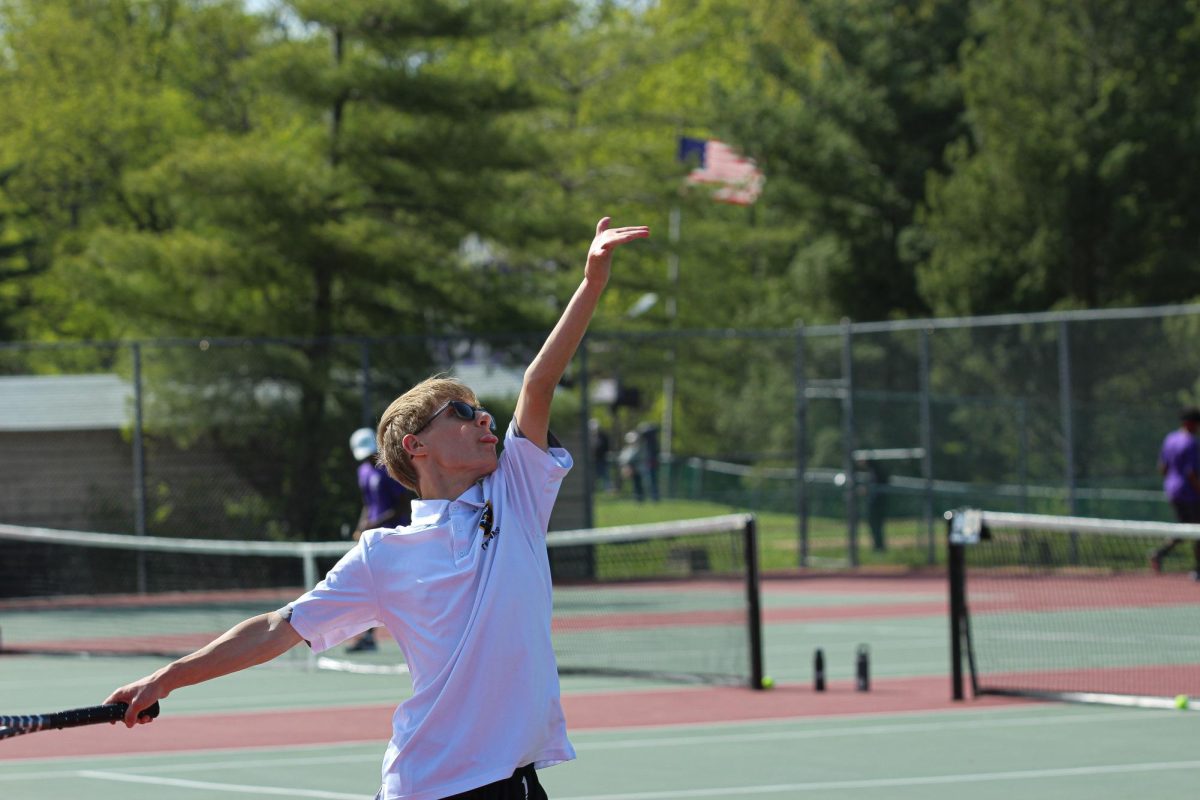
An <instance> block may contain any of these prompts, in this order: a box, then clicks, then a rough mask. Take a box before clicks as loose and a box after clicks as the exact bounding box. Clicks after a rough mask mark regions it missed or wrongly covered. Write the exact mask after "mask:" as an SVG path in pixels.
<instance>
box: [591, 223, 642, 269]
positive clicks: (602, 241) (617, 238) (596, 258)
mask: <svg viewBox="0 0 1200 800" xmlns="http://www.w3.org/2000/svg"><path fill="white" fill-rule="evenodd" d="M611 223H612V219H611V218H610V217H604V218H603V219H601V220H600V221H599V222H597V223H596V238H594V239H592V246H591V247H590V248H588V256H587V268H586V270H585V271H584V274H585V275H586V276H587V277H588V278H589V279H590V280H599V281H605V282H607V281H608V275H609V269H610V267H611V266H612V254H613V250H615V249H617V248H618V247H620V246H621V245H623V244H625V243H627V242H632V241H634V240H635V239H646V238H648V237H649V236H650V228H648V227H646V226H645V225H631V226H627V227H624V228H610V227H608V226H609V225H610V224H611Z"/></svg>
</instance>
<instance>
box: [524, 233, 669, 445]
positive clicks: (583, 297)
mask: <svg viewBox="0 0 1200 800" xmlns="http://www.w3.org/2000/svg"><path fill="white" fill-rule="evenodd" d="M610 222H611V220H610V219H609V218H608V217H604V218H603V219H602V220H600V221H599V222H598V223H596V237H595V238H594V239H592V245H591V247H590V248H588V255H587V265H586V266H585V267H584V270H583V282H582V283H580V284H579V288H578V289H576V290H575V294H574V295H572V296H571V300H570V302H568V303H567V307H566V309H564V310H563V313H562V316H561V317H559V319H558V323H557V324H556V325H555V326H554V330H552V331H550V335H549V336H548V337H546V341H545V343H544V344H543V345H542V349H541V350H539V351H538V354H537V355H536V356H535V357H534V359H533V362H532V363H530V365H529V367H528V368H527V369H526V370H525V379H524V381H522V383H521V393H520V395H519V396H518V398H517V409H516V413H515V414H514V415H513V418H514V419H515V420H516V423H517V428H518V429H519V430H520V431H521V434H522V435H523V436H524V437H525V438H526V439H528V440H529V441H531V442H533V443H534V444H536V445H537V446H538V447H540V448H542V449H543V450H545V449H546V448H547V446H548V444H549V442H548V435H549V430H550V405H551V403H552V402H553V400H554V389H555V387H557V386H558V382H559V380H560V379H561V378H562V376H563V373H564V372H566V370H567V364H569V363H570V361H571V357H572V356H573V355H575V350H576V349H577V348H578V347H579V343H580V342H581V341H583V335H584V333H586V332H587V327H588V324H589V323H590V322H591V321H592V314H594V313H595V311H596V306H597V304H599V302H600V295H601V294H602V293H603V292H604V287H605V286H607V285H608V278H609V274H610V272H611V269H612V255H613V251H614V250H615V249H616V248H617V247H619V246H621V245H623V244H626V243H627V242H632V241H634V240H635V239H645V238H646V237H648V236H649V235H650V229H649V228H648V227H646V226H644V225H634V226H630V227H624V228H610V227H609V224H610Z"/></svg>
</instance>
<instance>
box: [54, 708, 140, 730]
mask: <svg viewBox="0 0 1200 800" xmlns="http://www.w3.org/2000/svg"><path fill="white" fill-rule="evenodd" d="M128 710H129V704H128V703H108V704H107V705H103V706H88V707H87V708H73V709H71V710H70V711H60V712H58V713H57V714H54V715H53V717H52V722H51V724H49V725H47V726H46V727H47V728H76V727H79V726H80V725H95V724H97V723H100V722H120V721H121V720H123V719H124V718H125V712H126V711H128ZM160 710H161V709H160V708H159V707H158V703H154V704H153V705H151V706H149V707H148V708H144V709H142V713H140V714H138V718H139V719H141V718H142V717H149V718H150V719H154V718H155V717H157V716H158V713H159V711H160Z"/></svg>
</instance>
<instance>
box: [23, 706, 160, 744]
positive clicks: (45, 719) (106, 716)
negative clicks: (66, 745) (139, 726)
mask: <svg viewBox="0 0 1200 800" xmlns="http://www.w3.org/2000/svg"><path fill="white" fill-rule="evenodd" d="M127 710H129V705H128V704H126V703H109V704H107V705H103V706H87V707H86V708H72V709H70V710H68V711H59V712H57V713H54V714H17V715H13V716H7V715H4V714H0V739H9V738H12V737H13V736H21V735H22V734H26V733H37V732H38V731H51V730H58V729H60V728H77V727H79V726H80V725H98V724H99V723H101V722H119V721H121V720H122V719H124V717H125V712H126V711H127ZM158 712H159V708H158V703H155V704H154V705H152V706H150V707H149V708H147V709H145V710H144V711H142V713H141V714H138V719H143V718H146V717H149V718H150V719H154V718H155V717H157V716H158Z"/></svg>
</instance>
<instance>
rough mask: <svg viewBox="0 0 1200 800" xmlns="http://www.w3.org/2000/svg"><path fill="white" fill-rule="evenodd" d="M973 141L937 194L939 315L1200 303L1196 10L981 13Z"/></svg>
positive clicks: (926, 284) (931, 240)
mask: <svg viewBox="0 0 1200 800" xmlns="http://www.w3.org/2000/svg"><path fill="white" fill-rule="evenodd" d="M971 25H972V30H973V36H972V42H973V43H972V44H971V45H970V46H969V47H967V48H966V49H965V50H964V53H963V66H962V85H963V88H964V92H965V96H966V104H967V119H968V120H969V122H970V127H969V132H968V133H967V134H966V135H964V137H963V138H962V139H961V140H960V141H959V142H957V143H956V144H955V145H954V147H953V148H952V149H951V151H950V154H949V160H950V163H951V166H952V172H951V173H949V174H947V175H940V176H935V177H934V178H933V179H932V180H931V181H930V185H929V192H928V202H927V207H926V210H925V211H924V213H923V215H922V222H923V227H922V233H921V236H920V237H919V240H920V241H921V243H922V246H923V247H924V248H925V249H926V252H927V255H926V257H925V259H924V261H923V263H922V265H921V269H920V283H921V292H922V296H923V297H925V298H926V299H927V301H928V302H929V304H930V306H931V307H932V308H933V309H934V310H935V311H937V312H938V313H956V314H971V313H989V312H998V311H1020V310H1043V309H1047V308H1053V307H1099V306H1111V305H1127V304H1135V303H1165V302H1174V301H1178V300H1180V299H1184V298H1189V297H1193V296H1195V295H1196V294H1197V293H1200V273H1198V272H1197V270H1195V269H1194V268H1192V265H1194V263H1195V256H1194V242H1193V238H1194V236H1193V234H1192V231H1194V230H1195V229H1196V226H1197V224H1198V223H1200V219H1198V217H1197V215H1198V214H1200V211H1198V208H1200V204H1198V203H1197V188H1196V185H1195V181H1193V180H1192V179H1191V175H1192V174H1193V173H1194V172H1195V170H1196V168H1197V166H1200V161H1198V159H1200V150H1198V149H1197V144H1196V142H1197V136H1196V119H1197V118H1198V115H1197V110H1198V102H1200V101H1198V100H1197V97H1196V95H1195V92H1194V91H1193V89H1192V87H1193V86H1194V85H1195V82H1196V80H1197V78H1198V77H1200V50H1198V47H1200V38H1198V33H1200V27H1198V25H1197V10H1196V8H1195V7H1194V5H1193V4H1190V3H1174V2H1166V1H1165V0H1163V1H1152V2H1124V1H1121V2H1112V3H1072V2H1062V1H1060V0H1037V1H1036V2H1016V1H1015V0H1012V1H1010V0H994V1H993V2H986V3H978V4H976V5H975V9H974V12H973V15H972V20H971Z"/></svg>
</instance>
